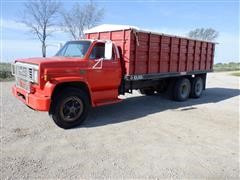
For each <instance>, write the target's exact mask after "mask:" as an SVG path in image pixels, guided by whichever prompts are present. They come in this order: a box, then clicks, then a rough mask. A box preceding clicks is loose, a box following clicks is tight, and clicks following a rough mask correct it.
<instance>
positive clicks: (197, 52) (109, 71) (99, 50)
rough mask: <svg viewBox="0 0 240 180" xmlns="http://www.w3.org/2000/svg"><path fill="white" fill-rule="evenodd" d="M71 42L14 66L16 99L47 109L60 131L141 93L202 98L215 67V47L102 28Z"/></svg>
mask: <svg viewBox="0 0 240 180" xmlns="http://www.w3.org/2000/svg"><path fill="white" fill-rule="evenodd" d="M85 36H86V39H82V40H77V41H69V42H67V43H66V44H65V45H64V46H63V47H62V48H61V49H60V50H59V52H58V53H57V54H56V55H55V56H53V57H49V58H28V59H18V60H16V61H15V63H14V64H13V66H12V73H13V75H14V76H15V79H16V83H15V85H14V86H13V88H12V93H13V95H14V96H15V97H17V98H18V99H20V100H21V101H22V102H24V103H25V104H26V105H27V106H29V107H30V108H32V109H34V110H38V111H48V112H49V114H50V115H51V116H52V119H53V120H54V122H55V123H56V124H57V125H58V126H59V127H61V128H65V129H67V128H72V127H74V126H78V125H79V124H81V123H82V122H83V120H84V119H86V117H87V114H88V111H89V108H90V107H97V106H102V105H107V104H112V103H117V102H120V101H121V99H119V98H118V96H119V95H124V94H125V93H132V91H133V90H135V89H137V90H139V91H140V92H141V93H142V94H145V95H154V94H156V93H161V92H164V91H168V93H169V94H170V95H171V97H172V98H173V99H174V100H177V101H185V100H186V99H188V98H189V97H192V98H198V97H200V96H201V94H202V91H203V90H204V89H205V87H206V75H207V72H211V71H212V68H213V59H214V48H215V43H213V42H208V41H200V40H195V39H190V38H186V37H178V36H172V35H166V34H161V33H155V32H148V31H144V30H140V29H138V28H136V27H131V26H116V25H115V26H109V25H108V26H107V25H102V26H99V27H96V28H93V29H90V30H88V31H86V33H85Z"/></svg>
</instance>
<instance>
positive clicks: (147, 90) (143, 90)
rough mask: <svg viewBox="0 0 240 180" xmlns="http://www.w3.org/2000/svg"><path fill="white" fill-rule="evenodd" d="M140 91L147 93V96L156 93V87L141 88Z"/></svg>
mask: <svg viewBox="0 0 240 180" xmlns="http://www.w3.org/2000/svg"><path fill="white" fill-rule="evenodd" d="M140 93H141V94H144V95H147V96H152V95H154V94H155V90H154V89H152V88H151V89H140Z"/></svg>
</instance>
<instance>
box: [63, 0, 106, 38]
mask: <svg viewBox="0 0 240 180" xmlns="http://www.w3.org/2000/svg"><path fill="white" fill-rule="evenodd" d="M103 15H104V10H103V9H102V8H99V7H98V6H97V5H96V4H95V3H93V1H90V2H89V3H87V4H85V5H82V6H81V5H80V4H79V3H76V4H75V5H74V6H73V8H72V9H71V10H70V11H68V12H66V11H63V12H62V18H63V22H62V24H60V25H61V26H62V27H63V30H64V31H65V32H67V33H69V34H70V35H71V36H72V37H73V39H75V40H76V39H79V38H81V37H83V36H84V30H86V29H89V28H91V27H93V26H96V25H97V24H98V23H99V22H100V21H101V20H102V18H103Z"/></svg>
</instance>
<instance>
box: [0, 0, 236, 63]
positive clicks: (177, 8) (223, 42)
mask: <svg viewBox="0 0 240 180" xmlns="http://www.w3.org/2000/svg"><path fill="white" fill-rule="evenodd" d="M0 1H1V24H0V26H1V61H2V62H5V61H6V62H12V61H14V60H15V59H17V58H25V57H37V56H41V44H40V42H39V41H38V40H37V39H36V38H35V37H34V36H33V35H31V34H30V33H29V31H28V28H27V27H26V26H24V25H23V24H21V23H19V21H20V20H21V19H20V17H21V16H20V13H21V10H22V9H23V3H24V1H21V0H0ZM61 2H62V5H63V7H64V8H65V9H71V7H72V6H74V4H75V3H76V2H79V3H80V4H84V3H86V1H83V0H80V1H77V0H69V1H67V0H65V1H61ZM87 2H88V1H87ZM94 2H96V3H97V5H98V6H99V7H103V8H104V19H103V20H102V21H101V22H100V24H123V25H132V26H137V27H139V28H141V29H147V30H152V31H155V32H156V31H157V32H161V33H167V34H173V35H182V36H186V35H187V33H188V32H189V31H190V30H193V29H195V28H214V29H216V30H217V31H218V32H219V37H218V38H217V40H216V41H217V42H218V43H219V44H217V45H216V51H215V52H216V53H215V63H219V62H222V63H226V62H231V61H234V62H237V61H239V60H240V58H239V50H240V49H239V41H240V40H239V28H240V25H239V16H240V14H239V7H240V3H239V0H178V1H177V0H168V1H167V0H159V1H157V0H155V1H153V0H149V1H147V0H145V1H143V0H138V1H137V0H136V1H134V0H116V1H113V0H112V1H111V0H101V1H100V0H95V1H94ZM68 40H71V37H70V36H69V35H68V34H67V33H65V32H61V31H57V32H56V33H54V34H53V36H52V37H50V38H49V39H48V40H47V44H48V48H47V56H52V55H54V54H55V53H56V52H57V50H58V48H59V47H58V45H59V43H64V42H66V41H68Z"/></svg>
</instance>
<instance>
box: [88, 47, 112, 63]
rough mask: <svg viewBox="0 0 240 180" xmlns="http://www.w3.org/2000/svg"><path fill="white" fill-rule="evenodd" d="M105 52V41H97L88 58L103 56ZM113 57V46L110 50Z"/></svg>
mask: <svg viewBox="0 0 240 180" xmlns="http://www.w3.org/2000/svg"><path fill="white" fill-rule="evenodd" d="M104 53H105V43H97V44H95V46H94V47H93V49H92V52H91V54H90V57H89V58H90V59H93V60H94V59H100V58H104ZM113 58H115V51H114V48H113V50H112V59H113Z"/></svg>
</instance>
